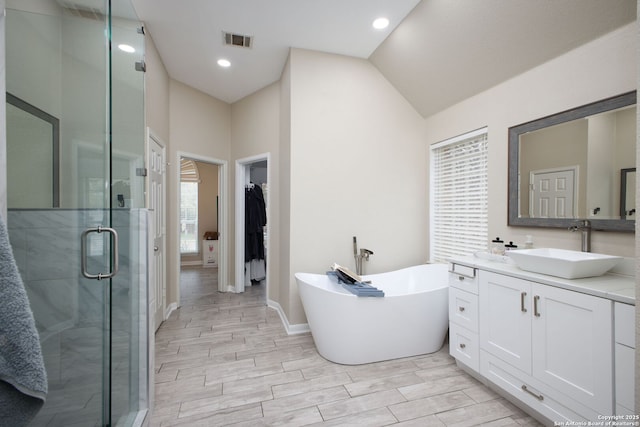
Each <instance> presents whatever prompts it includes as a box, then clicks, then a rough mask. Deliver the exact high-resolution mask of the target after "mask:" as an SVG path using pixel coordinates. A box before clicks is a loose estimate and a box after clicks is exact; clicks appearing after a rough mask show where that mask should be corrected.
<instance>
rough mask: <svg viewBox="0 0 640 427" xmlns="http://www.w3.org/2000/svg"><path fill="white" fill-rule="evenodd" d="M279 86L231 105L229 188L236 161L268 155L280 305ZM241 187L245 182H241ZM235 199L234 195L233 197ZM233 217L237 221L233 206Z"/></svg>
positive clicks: (273, 277) (272, 294) (270, 270)
mask: <svg viewBox="0 0 640 427" xmlns="http://www.w3.org/2000/svg"><path fill="white" fill-rule="evenodd" d="M279 124H280V84H279V83H274V84H271V85H269V86H267V87H265V88H264V89H261V90H259V91H257V92H256V93H254V94H252V95H249V96H247V97H245V98H244V99H242V100H240V101H238V102H236V103H234V104H233V105H232V106H231V135H232V143H231V163H232V164H233V166H232V167H231V168H230V171H231V172H230V181H231V183H230V188H231V189H232V192H233V191H235V188H236V185H235V161H236V160H238V159H244V158H247V157H253V156H257V155H262V154H267V153H268V154H269V164H268V169H269V175H270V176H269V181H268V183H267V184H268V186H269V189H268V201H267V225H268V230H269V235H268V244H269V247H268V250H269V252H268V254H267V258H266V259H267V283H268V295H267V297H268V298H269V299H270V300H273V301H278V302H279V290H280V283H281V281H280V271H279V269H278V264H279V254H280V249H279V248H280V237H281V235H280V223H279V221H278V218H280V206H279V204H280V169H281V168H280V159H279V157H280V128H279ZM240 184H241V185H242V184H243V183H240ZM231 198H233V196H231ZM231 208H232V210H231V212H232V213H231V216H230V218H235V216H234V215H235V209H234V207H233V206H232V207H231ZM229 236H235V221H233V220H232V221H230V229H229ZM230 240H231V242H230V243H231V244H230V250H229V251H230V253H231V254H235V238H231V239H230Z"/></svg>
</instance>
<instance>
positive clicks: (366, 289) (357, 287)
mask: <svg viewBox="0 0 640 427" xmlns="http://www.w3.org/2000/svg"><path fill="white" fill-rule="evenodd" d="M327 275H328V276H331V277H335V278H336V279H337V280H338V283H342V287H343V288H344V289H346V290H347V291H349V292H351V293H352V294H354V295H356V296H359V297H383V296H384V291H382V290H380V289H378V288H376V287H374V286H371V285H370V284H368V283H363V282H355V283H347V282H345V281H344V280H342V278H341V277H340V275H338V274H337V273H336V272H335V271H327Z"/></svg>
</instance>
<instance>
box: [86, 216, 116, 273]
mask: <svg viewBox="0 0 640 427" xmlns="http://www.w3.org/2000/svg"><path fill="white" fill-rule="evenodd" d="M103 232H106V233H109V234H111V237H112V243H113V244H112V245H111V246H112V248H113V249H112V250H113V258H112V260H113V261H112V263H111V268H112V270H111V271H110V272H109V273H107V274H103V273H98V274H92V273H89V270H88V269H87V236H88V235H89V234H91V233H98V234H100V233H103ZM80 264H81V269H82V275H83V276H84V277H86V278H87V279H95V280H102V279H110V278H112V277H113V276H115V275H116V274H118V232H117V231H116V230H114V229H113V228H109V227H95V228H87V229H86V230H84V231H83V232H82V235H81V236H80Z"/></svg>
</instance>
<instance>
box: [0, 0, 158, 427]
mask: <svg viewBox="0 0 640 427" xmlns="http://www.w3.org/2000/svg"><path fill="white" fill-rule="evenodd" d="M5 25H6V34H5V37H6V73H7V82H6V85H7V101H8V102H7V106H6V108H7V116H6V118H7V164H8V166H7V176H8V179H7V205H8V212H7V226H8V229H9V237H10V240H11V245H12V248H13V251H14V255H15V258H16V262H17V264H18V268H19V270H20V274H21V276H22V278H23V281H24V284H25V288H26V290H27V294H28V296H29V301H30V304H31V309H32V311H33V313H34V318H35V320H36V326H37V329H38V333H39V336H40V343H41V346H42V351H43V356H44V362H45V369H46V371H47V379H48V383H49V393H48V395H47V400H46V403H45V405H44V407H43V408H42V410H41V411H40V412H39V413H38V415H37V417H36V419H35V420H34V421H33V423H32V425H34V426H40V425H42V426H45V425H46V426H97V425H98V426H100V425H101V426H116V425H118V426H129V425H136V424H140V423H141V421H142V418H143V416H144V413H145V409H146V402H148V389H147V386H148V383H147V375H148V374H147V372H148V367H147V365H146V361H147V360H148V355H147V351H148V350H147V345H146V343H147V338H146V337H147V326H146V325H147V323H146V322H147V314H146V307H145V302H146V300H147V296H146V295H147V294H146V292H147V281H146V265H145V262H146V251H147V236H146V229H147V226H146V218H147V216H146V211H145V210H144V209H143V208H144V177H143V175H144V173H142V171H143V170H144V164H143V158H144V157H143V152H144V104H143V99H144V96H143V78H144V73H143V72H141V71H140V70H141V69H142V68H143V65H142V64H143V63H142V62H141V61H142V60H143V55H144V38H143V35H142V34H141V32H140V30H139V29H140V27H141V26H140V23H139V22H138V21H137V18H136V16H135V13H134V11H133V7H132V6H131V3H130V1H129V0H111V1H108V0H69V1H67V0H32V1H29V2H25V1H23V0H7V10H6V20H5ZM118 45H122V48H121V49H118ZM125 45H126V46H128V47H125ZM136 63H138V64H136ZM16 100H17V101H16ZM116 236H117V237H116ZM96 276H97V277H96ZM111 276H113V277H111Z"/></svg>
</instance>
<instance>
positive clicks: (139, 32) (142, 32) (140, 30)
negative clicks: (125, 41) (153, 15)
mask: <svg viewBox="0 0 640 427" xmlns="http://www.w3.org/2000/svg"><path fill="white" fill-rule="evenodd" d="M136 30H137V31H138V34H142V35H143V36H144V25H143V26H140V27H138V28H136Z"/></svg>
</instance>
